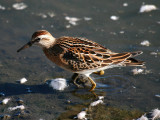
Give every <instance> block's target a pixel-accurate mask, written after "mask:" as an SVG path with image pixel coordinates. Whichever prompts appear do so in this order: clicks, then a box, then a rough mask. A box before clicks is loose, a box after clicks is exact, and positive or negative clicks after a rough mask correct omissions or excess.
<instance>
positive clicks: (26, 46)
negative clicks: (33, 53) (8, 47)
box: [17, 42, 33, 52]
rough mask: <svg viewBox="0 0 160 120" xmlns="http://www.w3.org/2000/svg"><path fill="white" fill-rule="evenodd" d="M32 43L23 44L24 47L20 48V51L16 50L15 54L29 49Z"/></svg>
mask: <svg viewBox="0 0 160 120" xmlns="http://www.w3.org/2000/svg"><path fill="white" fill-rule="evenodd" d="M32 44H33V43H32V42H28V43H27V44H25V45H24V46H22V47H21V48H20V49H18V50H17V52H20V51H21V50H23V49H25V48H29V47H30V46H32Z"/></svg>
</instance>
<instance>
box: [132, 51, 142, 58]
mask: <svg viewBox="0 0 160 120" xmlns="http://www.w3.org/2000/svg"><path fill="white" fill-rule="evenodd" d="M130 53H131V54H132V56H131V57H136V56H138V55H140V54H142V53H143V52H142V51H136V52H130Z"/></svg>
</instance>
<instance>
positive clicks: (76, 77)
mask: <svg viewBox="0 0 160 120" xmlns="http://www.w3.org/2000/svg"><path fill="white" fill-rule="evenodd" d="M78 76H79V74H78V73H74V74H73V76H72V79H73V83H74V85H76V86H77V87H78V88H80V85H78V84H77V82H76V81H77V79H78Z"/></svg>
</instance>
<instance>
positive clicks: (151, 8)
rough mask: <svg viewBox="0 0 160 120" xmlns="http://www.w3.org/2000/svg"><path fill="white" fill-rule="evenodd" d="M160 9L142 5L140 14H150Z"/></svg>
mask: <svg viewBox="0 0 160 120" xmlns="http://www.w3.org/2000/svg"><path fill="white" fill-rule="evenodd" d="M157 9H158V8H157V7H156V6H155V5H142V6H141V8H140V10H139V12H140V13H144V12H150V11H152V10H157Z"/></svg>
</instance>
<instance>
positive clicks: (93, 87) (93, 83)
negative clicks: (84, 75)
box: [88, 77, 96, 91]
mask: <svg viewBox="0 0 160 120" xmlns="http://www.w3.org/2000/svg"><path fill="white" fill-rule="evenodd" d="M88 79H89V80H90V82H91V84H92V87H91V89H90V90H89V91H93V90H94V89H95V87H96V83H95V82H94V81H93V80H92V78H90V77H88Z"/></svg>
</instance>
